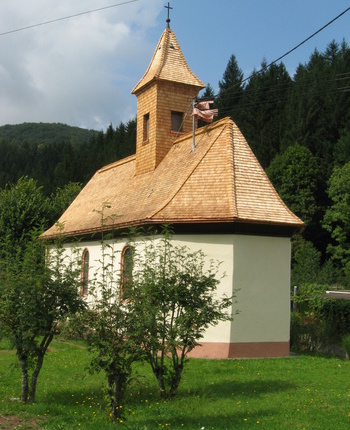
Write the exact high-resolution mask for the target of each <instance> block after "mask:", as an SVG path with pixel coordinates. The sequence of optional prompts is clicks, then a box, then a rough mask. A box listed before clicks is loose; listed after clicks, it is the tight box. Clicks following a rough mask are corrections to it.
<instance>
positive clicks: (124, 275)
mask: <svg viewBox="0 0 350 430" xmlns="http://www.w3.org/2000/svg"><path fill="white" fill-rule="evenodd" d="M133 264H134V263H133V250H132V248H131V247H130V246H129V245H127V246H125V247H124V249H123V251H122V258H121V282H120V296H121V297H122V298H123V299H128V297H129V292H130V288H131V284H132V269H133Z"/></svg>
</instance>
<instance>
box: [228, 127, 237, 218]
mask: <svg viewBox="0 0 350 430" xmlns="http://www.w3.org/2000/svg"><path fill="white" fill-rule="evenodd" d="M229 126H230V133H231V139H230V141H231V142H232V144H231V163H232V169H231V179H232V194H231V195H230V196H229V199H230V205H232V214H235V216H236V217H237V218H239V211H238V204H237V181H236V157H235V141H234V122H233V121H232V120H231V122H230V124H229Z"/></svg>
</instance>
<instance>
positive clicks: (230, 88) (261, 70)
mask: <svg viewBox="0 0 350 430" xmlns="http://www.w3.org/2000/svg"><path fill="white" fill-rule="evenodd" d="M349 10H350V7H348V8H347V9H345V10H344V11H343V12H341V13H340V14H339V15H337V16H336V17H335V18H333V19H332V20H330V21H329V22H327V24H325V25H324V26H323V27H321V28H320V29H318V30H317V31H315V32H314V33H312V34H311V35H310V36H309V37H307V38H306V39H304V40H303V41H302V42H300V43H299V44H298V45H296V46H294V48H292V49H290V50H289V51H287V52H286V53H285V54H283V55H281V56H280V57H278V58H277V59H276V60H274V61H272V62H271V63H269V64H268V65H267V66H264V67H263V68H262V69H260V70H258V71H255V72H253V73H252V74H251V75H250V76H248V77H247V78H245V79H243V80H242V81H241V82H240V84H243V83H244V82H246V81H248V80H249V79H250V78H251V77H253V76H255V75H257V74H259V73H261V72H263V71H265V70H267V69H268V68H269V67H271V66H272V65H273V64H275V63H277V62H278V61H280V60H282V58H284V57H286V56H287V55H289V54H290V53H292V52H293V51H295V50H296V49H298V48H299V47H300V46H302V45H303V44H304V43H306V42H308V41H309V40H310V39H312V38H313V37H314V36H316V34H318V33H320V32H321V31H323V30H324V29H325V28H327V27H328V26H329V25H331V24H333V22H335V21H336V20H337V19H339V18H340V17H341V16H343V15H345V14H346V13H347V12H348V11H349ZM237 85H238V84H235V85H232V86H231V87H229V88H226V89H225V90H223V91H221V93H220V94H222V93H225V92H227V91H230V90H232V89H234V88H235V87H236V86H237ZM218 96H219V94H216V95H215V96H214V97H215V98H217V97H218Z"/></svg>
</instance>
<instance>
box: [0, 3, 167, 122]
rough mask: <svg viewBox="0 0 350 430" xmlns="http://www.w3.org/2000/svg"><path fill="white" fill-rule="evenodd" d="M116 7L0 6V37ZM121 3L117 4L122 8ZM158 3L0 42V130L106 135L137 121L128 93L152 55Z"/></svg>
mask: <svg viewBox="0 0 350 430" xmlns="http://www.w3.org/2000/svg"><path fill="white" fill-rule="evenodd" d="M113 3H114V4H116V3H117V1H116V0H114V2H113V0H112V1H108V0H106V2H105V4H104V5H101V2H97V1H96V0H84V1H82V0H79V1H74V3H73V2H71V1H70V0H60V1H59V2H57V1H56V0H31V1H30V2H28V1H26V0H11V2H7V1H6V2H4V1H3V2H1V3H0V28H1V29H2V32H6V31H11V30H14V29H17V28H21V27H25V26H28V25H33V24H36V23H41V22H45V21H50V20H53V19H57V18H62V17H65V16H68V15H74V14H77V13H80V12H83V11H89V10H93V9H96V8H99V7H104V6H108V5H111V4H113ZM120 3H121V1H120ZM163 5H164V1H163V0H152V1H142V0H141V1H137V2H134V3H130V4H125V5H121V6H118V7H115V8H110V9H106V10H103V11H99V12H95V13H91V14H87V15H81V16H78V17H74V18H71V19H69V20H62V21H58V22H54V23H52V24H48V25H43V26H38V27H35V28H31V29H28V30H23V31H20V32H16V33H11V34H7V35H4V36H1V37H0V94H1V97H0V125H3V124H6V123H9V124H15V123H21V122H31V121H33V122H39V121H42V122H63V123H67V124H70V125H77V126H83V127H87V128H95V129H105V128H106V126H107V125H108V124H109V123H111V122H112V123H113V124H114V125H118V124H119V122H120V121H124V122H125V121H127V120H128V119H130V118H132V117H134V116H135V114H136V100H134V98H135V96H132V95H131V94H130V91H131V90H132V88H133V87H134V85H135V84H136V83H137V81H138V79H140V78H141V76H142V74H143V73H144V71H145V67H147V64H148V61H149V60H150V56H151V55H152V53H153V49H154V46H155V44H154V41H149V40H148V34H149V30H150V29H151V28H152V27H154V26H155V25H156V20H157V17H158V15H159V13H160V12H163V10H162V9H163Z"/></svg>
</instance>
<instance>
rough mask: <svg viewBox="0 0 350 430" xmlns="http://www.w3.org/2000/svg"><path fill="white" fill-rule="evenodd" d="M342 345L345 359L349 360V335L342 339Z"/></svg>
mask: <svg viewBox="0 0 350 430" xmlns="http://www.w3.org/2000/svg"><path fill="white" fill-rule="evenodd" d="M342 345H343V348H344V349H345V355H346V358H347V359H348V360H350V334H348V335H347V336H345V337H343V341H342Z"/></svg>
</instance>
